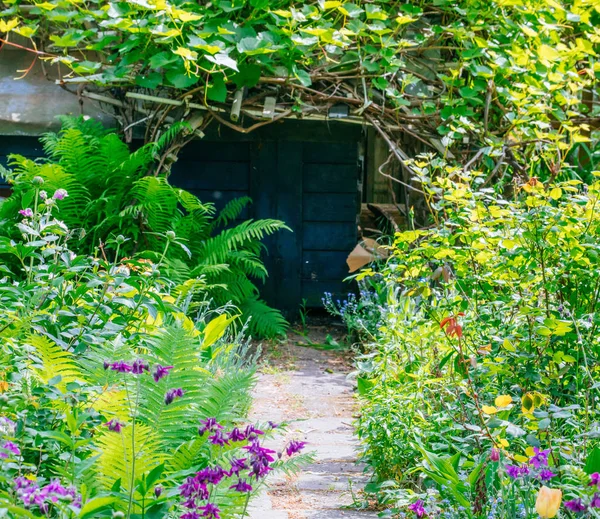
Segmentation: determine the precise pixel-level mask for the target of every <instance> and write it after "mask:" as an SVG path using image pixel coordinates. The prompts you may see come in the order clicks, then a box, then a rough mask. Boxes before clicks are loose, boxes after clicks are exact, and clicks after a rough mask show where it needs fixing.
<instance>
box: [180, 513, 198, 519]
mask: <svg viewBox="0 0 600 519" xmlns="http://www.w3.org/2000/svg"><path fill="white" fill-rule="evenodd" d="M180 519H200V515H198V512H194V511H192V512H186V513H185V514H182V515H181V517H180Z"/></svg>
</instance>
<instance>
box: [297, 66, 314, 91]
mask: <svg viewBox="0 0 600 519" xmlns="http://www.w3.org/2000/svg"><path fill="white" fill-rule="evenodd" d="M296 78H298V81H300V83H302V85H303V86H305V87H309V86H310V85H312V79H311V78H310V74H309V73H308V72H306V70H297V71H296Z"/></svg>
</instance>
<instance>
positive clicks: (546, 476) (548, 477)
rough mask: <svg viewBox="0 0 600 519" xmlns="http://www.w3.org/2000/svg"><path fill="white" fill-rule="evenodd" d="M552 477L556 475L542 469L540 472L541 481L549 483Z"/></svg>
mask: <svg viewBox="0 0 600 519" xmlns="http://www.w3.org/2000/svg"><path fill="white" fill-rule="evenodd" d="M554 477H556V474H554V472H552V471H551V470H550V469H543V470H542V471H541V472H540V479H541V480H542V481H550V480H551V479H552V478H554Z"/></svg>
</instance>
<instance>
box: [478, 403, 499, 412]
mask: <svg viewBox="0 0 600 519" xmlns="http://www.w3.org/2000/svg"><path fill="white" fill-rule="evenodd" d="M481 410H482V411H483V412H484V413H485V414H495V413H497V412H498V409H496V408H495V407H494V406H493V405H482V406H481Z"/></svg>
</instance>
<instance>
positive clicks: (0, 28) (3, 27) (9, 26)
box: [0, 18, 19, 32]
mask: <svg viewBox="0 0 600 519" xmlns="http://www.w3.org/2000/svg"><path fill="white" fill-rule="evenodd" d="M17 25H19V20H18V19H17V18H12V19H10V20H8V21H7V22H5V21H4V20H0V32H10V31H12V30H13V29H14V28H15V27H16V26H17Z"/></svg>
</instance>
